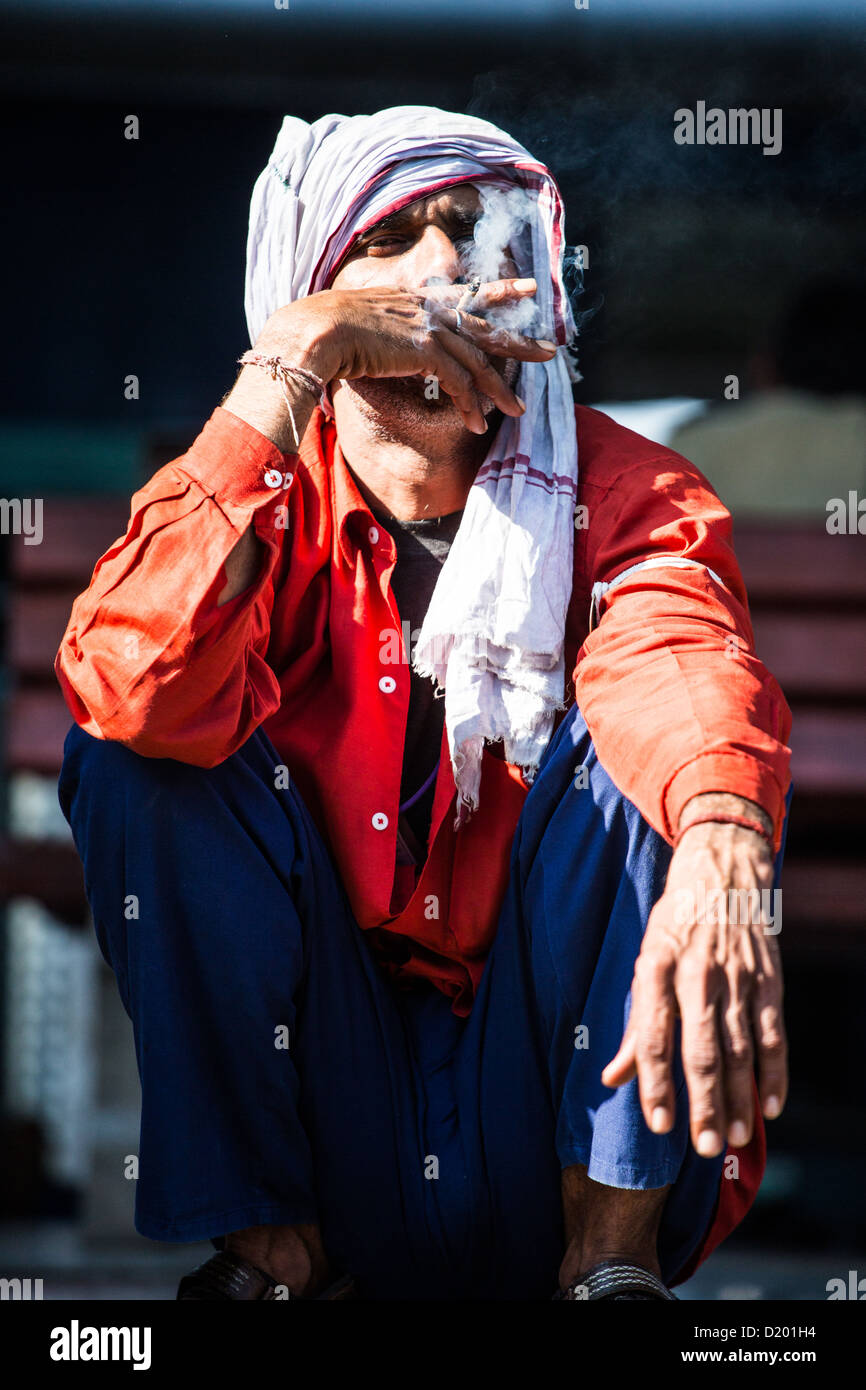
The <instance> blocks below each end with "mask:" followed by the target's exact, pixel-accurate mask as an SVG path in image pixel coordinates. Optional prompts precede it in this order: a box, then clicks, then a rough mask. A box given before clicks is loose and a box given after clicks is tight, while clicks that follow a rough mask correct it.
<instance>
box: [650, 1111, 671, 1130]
mask: <svg viewBox="0 0 866 1390" xmlns="http://www.w3.org/2000/svg"><path fill="white" fill-rule="evenodd" d="M667 1127H668V1112H667V1111H666V1110H665V1108H664V1106H663V1105H657V1106H656V1108H655V1110H654V1111H653V1113H652V1118H651V1121H650V1129H651V1130H652V1132H653V1134H664V1133H665V1131H666V1130H667Z"/></svg>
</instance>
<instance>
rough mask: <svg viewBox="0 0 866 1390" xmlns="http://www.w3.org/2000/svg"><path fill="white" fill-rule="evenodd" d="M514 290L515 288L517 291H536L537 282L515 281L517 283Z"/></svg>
mask: <svg viewBox="0 0 866 1390" xmlns="http://www.w3.org/2000/svg"><path fill="white" fill-rule="evenodd" d="M514 288H515V289H516V290H534V289H535V281H534V280H515V281H514Z"/></svg>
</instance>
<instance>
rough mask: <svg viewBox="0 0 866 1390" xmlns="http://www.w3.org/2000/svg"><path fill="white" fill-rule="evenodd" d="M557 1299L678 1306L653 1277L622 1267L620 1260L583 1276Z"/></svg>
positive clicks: (636, 1268)
mask: <svg viewBox="0 0 866 1390" xmlns="http://www.w3.org/2000/svg"><path fill="white" fill-rule="evenodd" d="M553 1297H554V1299H568V1300H569V1301H570V1302H573V1303H588V1302H590V1303H601V1302H604V1301H605V1300H606V1301H607V1302H610V1303H612V1302H621V1303H625V1302H630V1303H631V1302H637V1301H641V1302H665V1303H676V1302H678V1299H677V1296H676V1294H673V1293H671V1291H670V1289H669V1288H667V1287H666V1286H665V1285H664V1284H663V1283H662V1281H661V1279H657V1278H656V1276H655V1275H654V1274H650V1272H649V1270H648V1269H643V1268H642V1266H641V1265H630V1264H620V1263H619V1261H618V1260H602V1261H601V1263H600V1264H597V1265H593V1267H592V1269H589V1270H587V1272H586V1274H581V1275H580V1276H579V1277H578V1278H577V1279H575V1280H574V1282H573V1283H571V1284H569V1286H568V1288H567V1289H558V1290H557V1292H556V1293H555V1294H554V1295H553Z"/></svg>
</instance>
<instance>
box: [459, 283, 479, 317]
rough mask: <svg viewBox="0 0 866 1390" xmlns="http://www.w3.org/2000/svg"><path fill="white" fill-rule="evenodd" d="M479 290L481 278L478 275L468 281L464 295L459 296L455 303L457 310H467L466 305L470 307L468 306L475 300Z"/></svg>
mask: <svg viewBox="0 0 866 1390" xmlns="http://www.w3.org/2000/svg"><path fill="white" fill-rule="evenodd" d="M480 288H481V276H480V275H473V277H472V279H471V280H470V281H469V284H468V285H467V286H466V292H465V293H464V294H463V295H462V296H461V298H460V299H459V300H458V301H457V308H458V309H465V308H467V307H468V305H470V304H471V303H472V301H473V299H474V298H475V296H476V294H477V293H478V291H479V290H480Z"/></svg>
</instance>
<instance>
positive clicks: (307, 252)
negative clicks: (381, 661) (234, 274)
mask: <svg viewBox="0 0 866 1390" xmlns="http://www.w3.org/2000/svg"><path fill="white" fill-rule="evenodd" d="M467 180H469V181H473V182H475V181H484V182H485V183H486V182H490V181H493V182H495V183H496V184H499V185H500V186H507V185H509V184H513V185H518V186H520V187H523V188H525V189H527V190H528V191H529V192H530V193H531V194H532V196H533V199H534V208H533V211H532V214H531V216H530V220H529V230H530V235H531V256H530V262H529V263H528V264H525V265H521V264H518V272H519V273H520V274H522V275H534V276H535V278H536V280H537V282H538V292H537V294H536V296H535V303H536V304H537V306H538V310H539V317H540V320H541V322H543V323H545V324H547V325H549V334H550V335H552V336H553V337H554V338H555V340H556V342H557V343H559V344H560V345H561V346H563V347H564V346H565V345H567V344H570V343H571V341H572V339H573V337H574V332H575V327H574V320H573V317H572V314H571V308H570V305H569V301H568V296H567V293H566V290H565V286H564V283H563V277H562V270H563V252H564V211H563V207H562V200H561V197H560V194H559V190H558V188H557V186H556V183H555V182H554V180H553V177H552V175H551V174H550V172H549V171H548V170H547V169H546V168H545V166H544V165H543V164H539V163H538V162H537V161H536V160H535V159H533V157H532V156H531V155H530V154H529V153H528V151H527V150H525V149H524V148H523V146H522V145H520V144H518V142H517V141H516V140H513V139H512V138H511V136H509V135H507V134H506V133H505V132H504V131H502V130H499V129H498V128H497V127H496V126H494V125H491V124H490V123H489V122H487V121H482V120H479V119H477V118H476V117H474V116H464V115H460V114H457V113H454V112H448V111H440V110H439V109H438V108H436V107H430V106H397V107H392V108H390V109H389V110H386V111H379V112H377V113H376V114H375V115H372V116H349V117H347V116H337V115H329V116H323V117H322V118H321V119H320V120H318V121H315V122H314V123H313V124H312V125H307V123H306V122H305V121H301V120H298V119H296V118H295V117H292V116H287V117H286V118H285V119H284V121H283V125H282V128H281V130H280V133H279V136H278V138H277V142H276V145H275V146H274V150H273V153H272V155H271V158H270V160H269V161H268V165H267V167H266V168H265V169H264V170H263V172H262V173H261V174H260V176H259V178H258V180H257V181H256V185H255V188H254V189H253V196H252V203H251V207H250V226H249V237H248V242H247V274H246V300H245V304H246V315H247V325H248V328H249V332H250V341H251V342H253V343H254V342H255V341H256V339H257V338H258V336H259V334H260V332H261V330H262V328H263V327H264V325H265V322H266V320H267V319H268V318H269V317H270V315H271V314H272V313H273V312H274V311H275V310H276V309H277V308H279V307H280V306H281V305H283V304H288V303H291V302H292V301H293V300H295V299H300V298H302V297H303V296H305V295H308V294H313V293H315V292H316V291H318V290H321V289H325V288H327V286H328V285H329V283H330V279H331V276H332V274H333V273H334V271H335V269H336V268H337V266H338V265H339V262H340V261H341V259H342V257H343V256H344V254H345V252H346V250H347V249H348V247H349V245H350V243H351V242H352V241H353V240H354V239H355V238H356V237H357V236H359V235H360V234H361V233H362V232H364V231H365V230H367V229H368V228H369V227H370V226H372V225H373V224H374V223H376V222H378V221H380V220H381V218H382V217H384V216H385V215H386V214H387V213H389V212H392V211H394V210H395V209H396V208H398V207H400V206H402V205H403V204H405V203H409V202H413V201H415V199H417V198H420V197H423V196H424V195H426V194H428V193H430V192H432V191H434V190H435V189H437V188H440V187H446V186H448V185H450V184H454V183H462V182H465V181H467ZM573 379H574V372H573V368H572V367H571V365H570V363H569V361H568V360H567V355H566V354H565V353H564V352H563V351H560V352H559V353H557V355H556V357H555V358H554V359H553V360H552V361H550V362H544V363H540V362H529V363H527V362H524V363H522V364H521V369H520V376H519V378H518V381H517V384H516V386H515V390H516V391H517V394H518V395H519V396H521V398H522V399H523V400H524V401H525V402H526V413H525V414H524V415H522V416H521V417H520V418H519V419H514V418H512V417H510V416H504V417H503V419H502V423H501V426H500V428H499V430H498V431H497V434H496V437H495V439H494V440H493V441H492V443H491V446H490V450H489V452H488V454H487V457H486V459H485V460H484V463H483V464H482V466H481V468H480V469H479V470H478V473H477V475H476V478H475V481H474V483H473V485H472V487H471V489H470V492H469V497H468V499H467V503H466V507H465V510H464V513H463V516H462V518H461V522H460V527H459V529H458V531H457V535H456V536H455V539H454V542H453V544H452V546H451V549H450V551H449V554H448V557H447V559H446V561H445V564H444V565H443V567H442V572H441V574H440V577H439V579H438V581H437V584H436V588H435V590H434V593H433V597H432V599H431V602H430V606H429V609H428V611H427V615H426V618H425V620H424V623H423V626H422V629H421V633H420V635H419V638H418V641H417V644H416V648H415V652H414V655H413V666H414V669H415V670H416V671H418V672H419V673H420V674H422V675H428V676H430V677H432V678H434V679H435V680H436V682H437V686H438V687H439V689H440V690H441V689H444V692H445V723H446V728H447V731H448V745H449V750H450V753H451V760H452V766H453V771H454V778H455V783H456V786H457V793H458V796H457V811H458V817H457V823H458V824H459V823H460V822H461V821H462V820H463V819H464V817H465V815H466V814H468V813H469V811H471V810H472V809H474V808H475V807H476V806H477V805H478V798H479V791H480V780H481V753H482V748H483V745H484V742H485V740H487V741H495V740H498V739H503V740H504V744H505V756H506V758H507V760H508V761H509V762H510V763H514V764H516V765H518V766H520V767H521V768H522V769H523V770H524V772H525V774H526V776H527V779H528V780H530V781H531V780H532V778H533V777H534V775H535V772H536V770H537V768H538V764H539V761H540V759H541V755H542V754H543V752H544V749H545V747H546V745H547V742H548V739H549V737H550V733H551V730H552V727H553V721H554V715H555V711H556V710H557V709H562V708H563V696H564V674H565V673H564V657H563V635H564V630H565V618H566V612H567V609H568V602H569V598H570V596H571V586H572V563H573V544H574V506H575V501H576V496H577V442H576V435H575V423H574V407H573V403H572V396H571V385H570V383H571V380H573Z"/></svg>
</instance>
